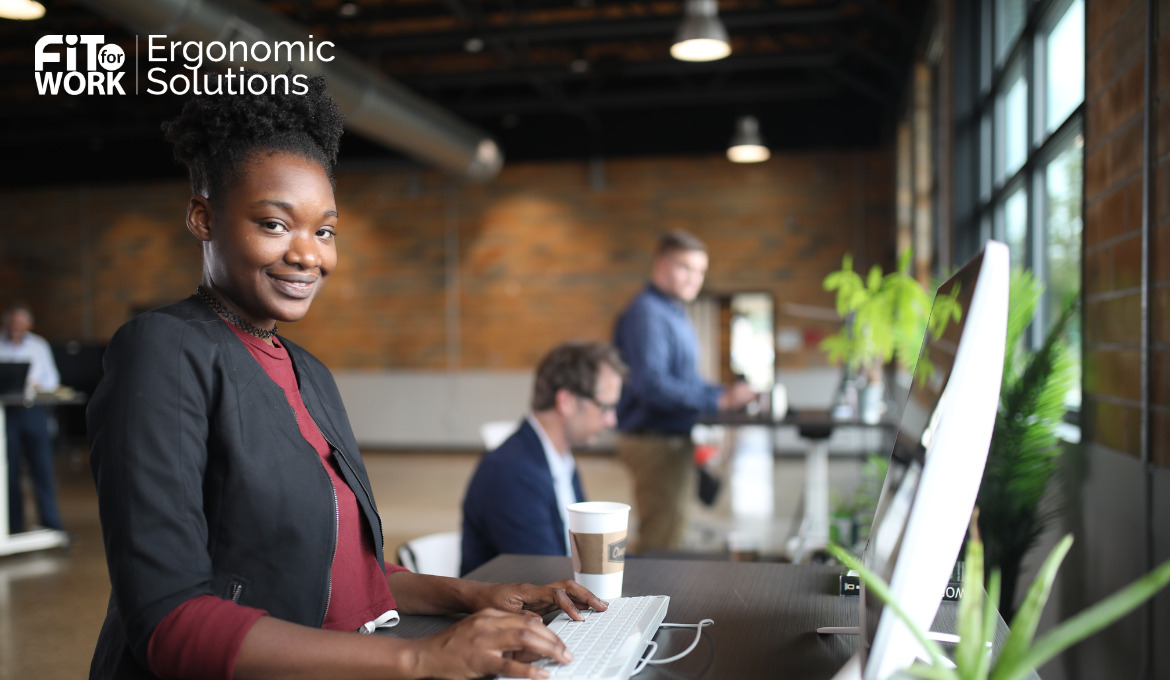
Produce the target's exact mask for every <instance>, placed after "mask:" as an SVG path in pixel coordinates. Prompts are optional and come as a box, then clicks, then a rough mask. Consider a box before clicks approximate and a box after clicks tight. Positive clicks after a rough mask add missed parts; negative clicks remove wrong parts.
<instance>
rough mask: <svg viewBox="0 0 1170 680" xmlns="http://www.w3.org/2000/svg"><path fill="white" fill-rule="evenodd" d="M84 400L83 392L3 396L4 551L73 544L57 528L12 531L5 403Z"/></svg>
mask: <svg viewBox="0 0 1170 680" xmlns="http://www.w3.org/2000/svg"><path fill="white" fill-rule="evenodd" d="M84 403H85V397H84V396H82V395H80V394H79V395H76V396H75V397H72V398H69V399H60V398H58V397H55V396H53V395H52V394H42V395H38V396H37V397H35V398H34V399H32V400H26V399H24V398H23V397H0V555H12V554H14V553H21V552H28V551H30V550H46V549H48V548H63V547H65V546H67V545H69V534H67V533H65V532H64V531H57V530H56V529H37V530H35V531H25V532H22V533H19V534H9V533H8V426H7V422H6V418H7V415H6V414H5V412H4V407H6V406H28V405H37V406H57V405H61V404H84Z"/></svg>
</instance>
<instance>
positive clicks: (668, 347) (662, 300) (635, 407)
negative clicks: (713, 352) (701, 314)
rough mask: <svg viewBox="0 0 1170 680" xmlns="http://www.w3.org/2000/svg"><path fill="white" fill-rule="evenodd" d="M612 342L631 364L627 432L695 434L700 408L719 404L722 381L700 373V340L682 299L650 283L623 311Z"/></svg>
mask: <svg viewBox="0 0 1170 680" xmlns="http://www.w3.org/2000/svg"><path fill="white" fill-rule="evenodd" d="M613 344H614V346H615V347H617V349H618V351H619V352H620V353H621V356H622V360H623V361H625V362H626V365H627V366H628V367H629V374H628V375H627V376H626V380H625V381H624V383H623V385H622V396H621V400H620V401H619V402H618V407H617V418H618V429H619V430H621V431H622V432H653V433H659V434H690V431H691V427H692V426H693V425H694V424H695V418H696V416H698V414H699V413H703V412H714V411H716V410H718V408H719V406H718V404H719V395H720V394H722V392H723V387H722V386H720V385H713V384H711V383H708V382H707V381H705V380H703V378H702V377H701V376H699V370H698V366H697V362H698V346H699V343H698V340H697V338H696V337H695V329H694V326H692V325H691V321H690V319H689V318H688V317H687V313H686V308H685V307H684V306H683V303H682V302H680V301H679V300H677V299H675V298H672V297H670V296H669V295H666V294H665V293H663V292H662V291H660V290H658V289H657V288H655V287H654V285H653V284H647V285H646V288H645V289H643V291H642V292H641V293H639V294H638V296H637V297H635V298H634V299H633V301H632V302H630V305H629V306H628V307H626V311H624V312H622V315H621V316H620V317H618V321H617V326H616V327H615V328H614V337H613Z"/></svg>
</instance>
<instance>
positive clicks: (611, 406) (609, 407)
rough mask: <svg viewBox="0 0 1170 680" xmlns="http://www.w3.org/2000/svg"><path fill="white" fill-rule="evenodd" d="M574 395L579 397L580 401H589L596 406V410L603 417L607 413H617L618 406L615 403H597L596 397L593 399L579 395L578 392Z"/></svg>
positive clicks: (586, 395)
mask: <svg viewBox="0 0 1170 680" xmlns="http://www.w3.org/2000/svg"><path fill="white" fill-rule="evenodd" d="M575 394H576V395H577V396H578V397H580V398H581V399H586V400H588V401H591V402H593V403H594V404H596V405H597V408H599V409H601V413H602V415H605V414H607V413H616V412H617V407H618V405H617V402H616V401H614V402H610V403H605V402H601V401H598V400H597V397H594V396H592V395H588V394H581V393H580V392H576V393H575Z"/></svg>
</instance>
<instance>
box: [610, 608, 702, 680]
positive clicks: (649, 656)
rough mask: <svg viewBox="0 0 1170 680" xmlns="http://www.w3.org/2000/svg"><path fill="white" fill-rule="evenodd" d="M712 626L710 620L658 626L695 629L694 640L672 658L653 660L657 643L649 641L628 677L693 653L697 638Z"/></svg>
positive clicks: (697, 644)
mask: <svg viewBox="0 0 1170 680" xmlns="http://www.w3.org/2000/svg"><path fill="white" fill-rule="evenodd" d="M713 625H715V621H714V620H712V619H703V620H702V621H699V622H698V623H663V624H660V625H659V626H658V627H659V628H694V629H695V639H694V640H692V641H691V646H690V647H687V648H686V649H684V650H683V651H681V652H679V653H678V654H675V655H674V656H671V657H667V658H665V659H655V658H654V653H655V652H657V651H658V643H657V642H655V641H654V640H651V641H650V643H649V644H648V645H647V647H646V653H645V654H643V655H642V658H641V660H639V661H638V665H637V666H635V667H634V672H633V673H631V674H630V677H633V676H635V675H637V674H638V673H641V672H642V671H643V670H645V669H646V666H650V665H654V666H657V665H660V664H664V663H670V662H672V661H678V660H679V659H681V658H683V657H684V656H686V655H687V654H690V653H691V652H693V651H695V647H698V646H699V638H700V637H702V635H703V629H704V628H706V627H707V626H713Z"/></svg>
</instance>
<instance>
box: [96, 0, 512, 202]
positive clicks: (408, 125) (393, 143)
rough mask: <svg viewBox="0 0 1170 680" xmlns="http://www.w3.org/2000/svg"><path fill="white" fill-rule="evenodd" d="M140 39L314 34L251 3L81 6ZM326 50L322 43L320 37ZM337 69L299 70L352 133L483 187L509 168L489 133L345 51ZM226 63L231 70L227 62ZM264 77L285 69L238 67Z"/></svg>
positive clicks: (219, 0)
mask: <svg viewBox="0 0 1170 680" xmlns="http://www.w3.org/2000/svg"><path fill="white" fill-rule="evenodd" d="M82 2H83V3H84V4H86V5H88V6H90V7H92V8H94V9H95V10H97V11H99V12H101V13H103V14H105V15H106V16H108V17H110V18H111V19H113V20H115V21H118V22H120V23H122V24H124V25H126V26H128V27H129V28H131V29H132V30H134V31H138V32H140V33H141V34H143V35H142V37H143V38H145V37H146V35H165V36H167V38H168V40H181V41H200V42H204V43H207V42H211V41H220V42H224V43H227V42H230V41H240V40H242V41H244V42H248V43H253V42H261V41H263V42H268V43H272V42H276V41H294V42H301V43H306V44H307V42H308V40H309V31H308V29H306V28H305V27H303V26H299V25H298V24H296V23H294V22H292V21H289V20H288V19H285V18H284V17H282V16H280V15H278V14H275V13H273V12H271V11H269V10H268V9H267V8H265V7H262V6H260V5H259V4H257V3H255V2H251V1H250V0H233V1H232V2H228V1H227V0H82ZM314 41H315V42H317V43H319V42H320V36H314ZM329 54H331V55H333V56H334V57H335V58H334V59H333V60H332V61H328V62H321V61H304V62H300V63H297V64H294V65H295V66H296V68H297V72H298V73H305V74H308V75H323V76H325V77H326V79H327V80H328V82H329V94H331V95H332V96H333V98H334V100H336V101H337V106H338V108H339V109H340V110H341V112H342V113H343V114H345V125H346V127H348V128H349V129H351V130H353V131H354V132H358V133H360V134H361V135H363V136H364V137H368V138H369V139H371V140H374V141H376V142H380V143H382V144H384V145H386V146H388V147H390V148H393V149H395V150H397V151H401V152H403V153H405V154H407V155H410V156H413V157H414V158H416V159H418V160H420V161H422V162H424V163H428V164H431V165H434V166H437V167H439V168H441V169H443V170H446V171H448V172H450V173H452V174H455V175H459V176H462V177H466V178H468V179H471V180H472V181H477V182H483V181H487V180H490V179H491V178H493V177H495V175H496V174H497V173H498V172H499V171H500V168H501V167H502V166H503V162H504V161H503V154H502V153H501V151H500V149H499V147H498V146H497V145H496V143H495V141H494V140H493V139H492V138H491V137H489V136H488V135H487V134H486V133H484V132H482V131H480V130H477V129H476V128H474V127H472V126H471V125H469V124H467V123H465V122H463V121H462V120H460V119H458V118H456V117H455V116H454V115H453V114H451V113H449V112H447V111H446V110H444V109H441V108H439V107H438V106H436V105H435V104H433V103H431V102H429V101H427V100H425V99H423V98H422V97H420V96H419V95H417V94H415V93H414V92H411V91H410V90H408V89H406V88H405V87H403V86H402V85H399V84H398V83H396V82H394V81H393V80H391V79H389V78H387V77H386V76H384V75H382V74H380V73H378V72H377V71H375V70H373V69H371V68H369V67H368V66H366V65H365V64H363V63H361V62H360V61H358V60H357V59H355V58H354V57H352V56H350V55H349V54H347V53H344V52H342V51H341V50H339V49H336V48H334V49H332V50H329ZM223 63H227V62H223ZM230 65H231V66H246V67H251V68H255V69H258V70H263V71H273V70H278V69H280V70H282V69H283V68H284V66H285V65H279V66H274V65H273V64H272V63H251V62H243V61H241V62H231V64H230Z"/></svg>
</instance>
